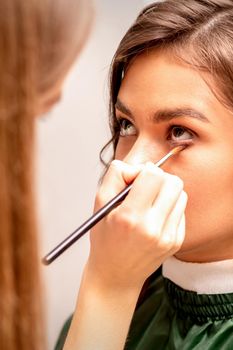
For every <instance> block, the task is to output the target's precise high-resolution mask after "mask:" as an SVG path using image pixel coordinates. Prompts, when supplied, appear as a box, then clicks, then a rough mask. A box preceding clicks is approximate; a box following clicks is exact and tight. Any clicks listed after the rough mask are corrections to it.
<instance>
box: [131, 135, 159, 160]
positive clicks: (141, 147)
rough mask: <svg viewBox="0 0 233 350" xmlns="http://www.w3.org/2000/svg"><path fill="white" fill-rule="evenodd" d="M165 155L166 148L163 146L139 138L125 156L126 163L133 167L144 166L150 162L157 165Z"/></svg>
mask: <svg viewBox="0 0 233 350" xmlns="http://www.w3.org/2000/svg"><path fill="white" fill-rule="evenodd" d="M164 154H165V153H164V147H162V145H161V144H159V143H158V142H155V141H152V140H145V139H142V138H140V137H139V138H138V139H137V141H136V142H135V143H134V145H133V147H132V148H131V149H130V151H129V153H128V154H127V155H126V156H125V158H124V162H126V163H128V164H132V165H137V164H144V163H146V162H149V161H150V162H153V163H156V162H157V161H158V160H159V159H160V158H162V157H163V155H164Z"/></svg>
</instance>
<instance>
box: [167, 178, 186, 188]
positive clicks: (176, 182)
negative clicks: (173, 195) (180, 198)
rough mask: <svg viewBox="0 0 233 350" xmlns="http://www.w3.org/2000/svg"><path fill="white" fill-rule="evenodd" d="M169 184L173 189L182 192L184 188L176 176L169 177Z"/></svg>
mask: <svg viewBox="0 0 233 350" xmlns="http://www.w3.org/2000/svg"><path fill="white" fill-rule="evenodd" d="M170 182H171V184H172V186H173V187H175V188H177V189H179V190H182V189H183V188H184V182H183V180H182V179H181V178H180V177H179V176H177V175H171V178H170Z"/></svg>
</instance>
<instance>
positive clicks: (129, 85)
mask: <svg viewBox="0 0 233 350" xmlns="http://www.w3.org/2000/svg"><path fill="white" fill-rule="evenodd" d="M204 78H205V79H209V78H210V77H208V75H205V76H204ZM209 80H210V79H209ZM208 85H209V84H208ZM208 85H207V84H206V82H205V81H204V80H203V75H202V76H201V75H200V73H199V72H198V71H195V70H193V69H192V68H190V67H187V66H185V65H184V64H181V62H178V60H175V59H174V58H173V57H172V56H171V54H170V55H169V53H168V52H166V53H163V52H159V51H151V52H150V53H149V54H142V55H141V56H139V57H138V58H136V59H135V60H134V61H133V63H131V65H130V67H129V68H128V70H127V72H126V74H125V77H124V80H123V82H122V85H121V88H120V91H119V95H118V98H119V100H120V101H121V102H122V103H123V105H124V106H126V107H127V108H128V109H129V110H130V111H131V114H132V116H131V117H130V116H129V113H124V112H127V111H125V110H124V109H123V108H122V104H121V105H120V106H118V107H116V115H117V118H126V119H128V120H129V121H130V122H131V123H132V125H131V124H130V129H129V132H128V135H126V136H124V137H120V140H119V143H118V146H117V149H116V158H117V159H121V160H124V161H125V162H127V163H129V164H137V163H144V162H145V161H148V160H150V161H156V160H158V159H159V158H160V157H162V156H163V155H164V154H165V153H166V152H168V151H169V149H170V148H171V147H172V146H173V143H172V142H171V140H168V137H167V135H168V128H169V126H170V125H181V126H182V127H185V128H188V129H190V130H191V131H192V132H191V135H190V134H189V131H185V130H183V135H180V136H179V137H176V135H177V134H176V133H174V131H173V137H172V140H173V141H175V143H176V144H181V143H182V142H184V141H185V142H187V144H190V146H189V147H187V148H186V149H185V150H184V151H182V152H181V153H180V154H179V155H177V156H175V157H173V159H170V160H169V161H168V162H167V163H166V164H165V165H164V166H163V169H164V170H165V171H166V172H168V173H171V174H175V175H177V176H178V177H180V178H181V179H182V180H183V181H184V189H185V191H186V192H187V194H188V198H189V200H188V204H187V209H186V236H185V240H184V243H183V245H182V248H181V249H180V251H179V252H177V254H176V256H177V258H179V259H181V260H185V261H192V262H208V261H216V260H223V259H230V258H233V229H232V227H233V215H232V207H233V181H232V178H233V162H232V149H233V138H232V130H233V115H232V112H231V111H229V110H227V109H226V108H225V107H224V106H223V105H222V104H221V103H220V102H219V100H218V99H217V98H216V97H215V96H214V94H213V93H212V92H211V89H210V88H209V86H208ZM212 86H213V83H212ZM117 105H118V104H117ZM183 107H185V108H188V109H191V108H192V109H194V110H196V111H199V112H201V113H202V114H203V115H204V116H205V117H206V118H208V120H209V122H207V121H202V120H198V119H196V118H191V117H188V116H187V115H185V114H184V115H182V116H178V117H176V118H174V119H171V120H170V121H160V122H159V123H155V122H153V121H152V116H153V114H154V113H155V112H156V111H158V110H159V109H162V110H164V109H168V108H169V109H171V110H173V109H176V108H183ZM173 130H174V129H173ZM123 131H124V130H123ZM192 133H193V136H192ZM190 138H192V142H190V141H191V140H190Z"/></svg>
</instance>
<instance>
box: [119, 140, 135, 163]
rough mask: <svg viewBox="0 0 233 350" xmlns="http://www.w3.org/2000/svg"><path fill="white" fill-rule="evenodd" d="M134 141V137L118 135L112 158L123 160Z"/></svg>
mask: <svg viewBox="0 0 233 350" xmlns="http://www.w3.org/2000/svg"><path fill="white" fill-rule="evenodd" d="M134 143H135V139H134V138H133V137H132V138H129V137H127V138H123V137H120V138H119V140H118V143H117V147H116V150H115V157H114V159H118V160H124V158H126V156H127V155H128V154H129V152H130V150H131V149H132V147H133V145H134Z"/></svg>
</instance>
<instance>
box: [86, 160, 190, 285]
mask: <svg viewBox="0 0 233 350" xmlns="http://www.w3.org/2000/svg"><path fill="white" fill-rule="evenodd" d="M133 180H134V183H133V187H132V189H131V190H130V193H129V194H128V196H127V197H126V198H125V200H124V201H123V202H122V203H121V204H120V205H119V206H118V207H117V208H115V209H114V210H113V211H112V212H111V213H109V214H108V215H107V216H106V217H105V218H104V219H102V221H100V222H99V223H98V224H97V225H96V226H95V227H94V228H93V229H92V231H91V249H90V256H89V260H88V268H90V269H91V270H92V272H94V274H95V275H97V276H99V278H100V279H101V281H103V282H104V283H109V284H113V285H114V284H116V285H118V287H119V286H122V287H126V288H127V286H133V285H134V286H138V287H140V286H142V285H143V283H144V281H145V279H146V278H147V277H148V276H149V275H150V274H151V273H153V272H154V271H155V270H156V269H157V268H158V267H159V266H160V265H161V263H162V262H163V261H164V260H165V259H166V258H167V257H168V256H171V255H173V254H174V253H175V252H176V251H178V250H179V248H180V246H181V244H182V242H183V240H184V235H185V218H184V210H185V207H186V202H187V195H186V193H185V192H184V191H183V182H182V180H181V179H180V178H178V177H176V176H174V175H170V174H168V173H165V172H164V171H163V170H162V169H160V168H158V167H156V166H155V165H154V164H153V163H147V164H146V165H144V166H143V165H142V166H132V165H128V164H126V163H124V162H121V161H113V162H112V164H111V165H110V168H109V170H108V172H107V174H106V175H105V177H104V180H103V182H102V185H101V187H100V189H99V191H98V193H97V197H96V203H95V210H98V209H99V208H100V207H102V206H103V205H104V204H106V203H107V202H108V201H109V200H110V199H112V197H114V196H115V195H116V194H118V193H119V192H120V191H121V190H122V189H124V188H125V186H126V185H128V184H129V183H130V182H132V181H133Z"/></svg>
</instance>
